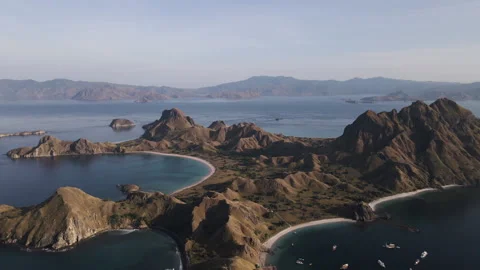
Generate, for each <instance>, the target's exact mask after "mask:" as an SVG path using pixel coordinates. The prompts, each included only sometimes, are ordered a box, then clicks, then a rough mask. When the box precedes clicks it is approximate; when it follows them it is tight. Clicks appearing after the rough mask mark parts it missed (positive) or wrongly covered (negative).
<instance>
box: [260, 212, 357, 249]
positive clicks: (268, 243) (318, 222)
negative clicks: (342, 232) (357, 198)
mask: <svg viewBox="0 0 480 270" xmlns="http://www.w3.org/2000/svg"><path fill="white" fill-rule="evenodd" d="M338 222H351V223H355V221H354V220H352V219H346V218H329V219H321V220H315V221H310V222H306V223H302V224H298V225H295V226H292V227H289V228H286V229H284V230H283V231H280V232H279V233H277V234H275V235H274V236H272V237H270V238H269V239H268V240H267V241H266V242H265V243H263V246H264V247H266V248H272V246H273V244H274V243H275V242H276V241H277V240H278V239H280V238H282V237H283V236H284V235H286V234H288V233H290V232H293V231H295V230H298V229H300V228H305V227H311V226H317V225H323V224H330V223H338Z"/></svg>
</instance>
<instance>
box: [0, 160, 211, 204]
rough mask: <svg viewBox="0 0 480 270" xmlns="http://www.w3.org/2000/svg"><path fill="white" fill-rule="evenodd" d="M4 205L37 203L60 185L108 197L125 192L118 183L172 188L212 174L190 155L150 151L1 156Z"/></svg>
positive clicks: (119, 196)
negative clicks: (61, 155)
mask: <svg viewBox="0 0 480 270" xmlns="http://www.w3.org/2000/svg"><path fill="white" fill-rule="evenodd" d="M0 171H1V172H2V176H1V178H0V186H2V188H1V189H0V204H8V205H13V206H17V207H18V206H29V205H33V204H38V203H40V202H42V201H44V200H45V199H47V198H48V197H49V196H51V195H52V194H53V192H55V190H56V189H57V188H59V187H64V186H73V187H78V188H80V189H82V190H83V191H85V192H86V193H88V194H90V195H93V196H96V197H99V198H103V199H110V200H120V199H122V198H123V194H122V193H121V192H120V191H119V190H117V188H116V185H117V184H136V185H138V186H140V187H141V189H142V190H145V191H160V192H163V193H171V192H173V191H175V190H177V189H180V188H182V187H185V186H188V185H191V184H194V183H196V182H197V181H198V180H200V179H201V178H202V177H204V176H205V175H207V174H208V173H209V168H208V167H207V166H205V165H204V164H202V163H200V162H198V161H195V160H192V159H187V158H180V157H172V156H159V155H150V154H128V155H102V156H71V157H55V158H53V159H52V158H38V159H20V160H10V159H6V158H4V159H1V160H0Z"/></svg>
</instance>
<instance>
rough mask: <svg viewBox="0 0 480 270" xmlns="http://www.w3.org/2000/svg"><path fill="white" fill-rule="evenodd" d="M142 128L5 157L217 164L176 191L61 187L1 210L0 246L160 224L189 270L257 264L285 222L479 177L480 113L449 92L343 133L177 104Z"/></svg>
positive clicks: (348, 213)
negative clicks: (206, 118) (282, 130)
mask: <svg viewBox="0 0 480 270" xmlns="http://www.w3.org/2000/svg"><path fill="white" fill-rule="evenodd" d="M143 128H144V129H145V133H144V134H143V135H142V136H141V137H140V138H138V139H135V140H131V141H126V142H121V143H117V144H114V143H94V142H90V141H88V140H85V139H79V140H77V141H62V140H59V139H56V138H54V137H52V136H45V137H44V138H42V139H41V140H40V142H39V144H38V145H37V146H34V147H23V148H18V149H13V150H11V151H9V152H8V153H7V155H8V156H9V157H10V158H12V159H17V158H39V157H50V158H51V157H55V156H61V155H96V154H106V153H108V154H131V153H145V152H149V153H158V154H175V155H186V156H191V157H195V158H199V159H202V160H205V162H208V163H209V164H211V165H212V166H213V167H214V168H215V171H214V172H212V175H211V176H210V177H208V178H206V179H204V180H203V181H202V182H200V183H198V184H197V185H195V186H192V187H188V188H186V189H183V190H181V191H179V192H176V193H174V194H163V193H160V192H145V191H142V190H141V189H139V188H138V187H136V186H130V185H123V186H119V187H120V188H121V189H122V190H123V191H124V192H125V193H126V194H127V195H126V198H125V199H124V200H121V201H116V202H115V201H109V200H102V199H99V198H95V197H93V196H91V195H88V194H86V193H85V192H83V191H82V190H80V189H78V188H72V187H62V188H59V189H58V190H57V191H56V192H55V193H54V194H53V195H52V196H51V197H50V198H48V199H47V200H46V201H44V202H43V203H41V204H38V205H35V206H31V207H25V208H15V207H12V206H7V205H0V242H1V243H5V244H15V245H18V246H22V247H28V248H31V249H34V248H37V249H50V250H62V249H65V248H70V247H73V246H74V245H76V244H77V243H79V242H80V241H83V240H85V239H88V238H90V237H93V236H95V235H97V234H99V233H101V232H105V231H108V230H112V229H117V228H122V229H124V228H150V229H161V230H164V231H166V232H168V233H169V234H171V235H172V236H174V238H175V239H178V242H179V245H180V250H182V251H184V255H185V256H184V258H183V260H184V262H185V264H188V265H189V269H225V268H224V267H228V268H229V269H255V268H256V266H261V265H262V255H265V254H266V253H265V252H268V251H269V249H268V247H269V243H270V244H271V243H272V241H274V240H269V239H275V235H277V234H278V233H279V232H282V231H283V232H284V231H285V229H287V230H288V228H295V227H294V226H295V225H302V224H318V222H319V220H320V222H325V220H327V219H332V220H333V221H338V220H339V218H341V220H351V221H352V222H353V221H356V222H369V221H372V220H375V219H377V218H378V216H377V215H376V213H375V212H374V208H375V207H374V204H369V203H370V202H375V201H376V202H378V201H379V199H380V198H384V197H387V196H392V195H396V194H400V193H409V192H415V191H418V190H422V189H437V188H441V187H442V186H446V185H452V184H456V185H464V186H476V185H478V179H480V170H479V169H478V168H480V120H479V119H477V118H476V117H475V116H474V115H473V114H472V113H471V112H470V111H469V110H467V109H465V108H463V107H461V106H459V105H458V104H457V103H455V102H454V101H452V100H449V99H439V100H437V101H435V102H433V103H432V104H430V105H429V104H426V103H424V102H421V101H416V102H414V103H412V104H411V105H409V106H407V107H405V108H403V109H401V110H400V111H397V110H392V111H390V112H380V113H375V112H373V111H366V112H364V113H363V114H361V115H360V116H358V118H357V119H356V120H355V121H354V122H353V123H352V124H350V125H348V126H347V127H346V128H345V130H344V132H343V134H342V135H341V136H340V137H338V138H300V137H292V136H284V135H281V134H273V133H270V132H267V131H265V130H263V129H262V128H260V127H258V126H257V125H255V124H254V123H238V124H233V125H229V126H227V125H226V124H225V123H224V122H222V121H216V122H214V123H212V124H211V125H210V126H209V127H204V126H202V125H199V124H197V123H196V122H195V121H194V120H193V118H191V117H189V116H187V115H185V114H184V113H183V112H182V111H181V110H179V109H175V108H174V109H171V110H165V111H164V112H163V113H162V116H161V117H160V119H158V120H156V121H154V122H152V123H150V124H147V125H145V126H144V127H143ZM112 188H115V187H112ZM397 196H398V195H397ZM372 205H373V207H372ZM332 220H330V221H332ZM312 222H313V223H312ZM272 237H273V238H272ZM276 237H278V235H277V236H276Z"/></svg>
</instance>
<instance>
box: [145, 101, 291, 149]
mask: <svg viewBox="0 0 480 270" xmlns="http://www.w3.org/2000/svg"><path fill="white" fill-rule="evenodd" d="M143 128H144V129H145V133H144V135H143V136H142V137H143V138H144V139H147V140H153V141H162V140H164V141H168V142H170V143H171V144H172V145H175V146H176V147H177V148H180V149H192V148H210V149H222V150H228V151H234V152H242V153H243V152H248V151H252V150H259V149H262V148H264V147H267V146H269V145H271V144H272V143H274V142H278V141H283V140H287V141H288V139H286V138H283V137H280V136H278V135H275V134H272V133H269V132H266V131H264V130H263V129H261V128H260V127H258V126H256V125H255V124H253V123H240V124H235V125H232V126H227V125H226V124H225V123H224V122H223V121H215V122H213V123H212V124H211V125H210V126H209V127H208V128H207V127H203V126H201V125H197V124H195V122H194V121H193V119H192V118H191V117H189V116H186V115H185V114H184V113H183V112H182V111H181V110H179V109H176V108H174V109H171V110H165V111H164V112H163V113H162V117H161V118H160V119H159V120H157V121H155V122H153V123H150V124H147V125H144V126H143Z"/></svg>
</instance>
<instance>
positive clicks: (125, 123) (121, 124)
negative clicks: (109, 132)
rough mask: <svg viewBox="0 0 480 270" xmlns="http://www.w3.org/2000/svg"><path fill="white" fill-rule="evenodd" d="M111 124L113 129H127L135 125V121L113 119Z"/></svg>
mask: <svg viewBox="0 0 480 270" xmlns="http://www.w3.org/2000/svg"><path fill="white" fill-rule="evenodd" d="M109 126H110V127H111V128H113V129H125V128H132V127H134V126H135V123H134V122H133V121H130V120H128V119H113V120H112V122H111V123H110V125H109Z"/></svg>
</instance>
